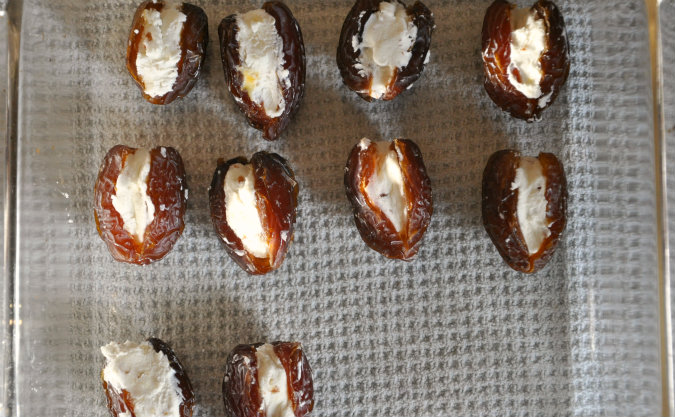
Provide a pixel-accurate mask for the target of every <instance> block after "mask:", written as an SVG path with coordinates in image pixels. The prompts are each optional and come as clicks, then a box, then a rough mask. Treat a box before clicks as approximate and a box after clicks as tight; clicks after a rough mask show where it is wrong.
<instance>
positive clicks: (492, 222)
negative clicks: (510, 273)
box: [482, 150, 567, 273]
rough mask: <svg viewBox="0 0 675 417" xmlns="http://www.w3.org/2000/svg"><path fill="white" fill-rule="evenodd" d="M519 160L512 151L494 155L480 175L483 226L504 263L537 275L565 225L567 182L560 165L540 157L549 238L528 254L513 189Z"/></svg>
mask: <svg viewBox="0 0 675 417" xmlns="http://www.w3.org/2000/svg"><path fill="white" fill-rule="evenodd" d="M521 158H522V156H521V155H520V153H519V152H517V151H513V150H502V151H498V152H495V153H494V154H493V155H492V156H491V157H490V159H489V160H488V163H487V165H486V167H485V171H484V172H483V198H482V200H483V201H482V215H483V225H484V226H485V230H486V231H487V233H488V235H489V236H490V239H491V240H492V243H494V245H495V247H496V248H497V251H499V254H500V255H501V256H502V258H503V259H504V261H505V262H506V263H507V264H508V265H509V266H510V267H511V268H513V269H515V270H516V271H520V272H525V273H533V272H537V271H538V270H540V269H541V268H543V267H544V266H545V265H546V264H547V263H548V261H549V260H550V259H551V257H552V256H553V253H554V252H555V249H556V247H557V245H558V241H559V240H560V237H561V235H562V233H563V231H564V230H565V225H566V223H567V221H566V219H567V217H566V211H567V180H566V178H565V171H564V169H563V166H562V164H561V163H560V161H559V160H558V158H556V156H555V155H553V154H551V153H540V154H539V156H538V159H539V162H540V163H541V166H542V174H543V176H544V177H545V178H546V188H545V194H544V195H545V197H546V203H547V204H546V220H547V223H548V229H549V232H550V235H549V236H548V237H547V238H546V239H545V240H544V241H543V242H542V244H541V246H540V247H539V250H538V251H537V252H536V253H530V251H529V250H528V248H527V244H526V243H525V238H524V236H523V233H522V231H521V226H520V222H519V219H518V216H517V205H518V189H513V188H514V187H513V184H514V181H515V178H516V170H517V168H518V167H519V165H520V160H521Z"/></svg>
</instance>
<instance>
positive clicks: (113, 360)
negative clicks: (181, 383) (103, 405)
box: [101, 341, 184, 417]
mask: <svg viewBox="0 0 675 417" xmlns="http://www.w3.org/2000/svg"><path fill="white" fill-rule="evenodd" d="M101 353H103V355H104V356H105V357H106V359H107V363H106V366H105V368H104V369H103V379H104V380H105V381H106V383H107V384H108V385H110V386H112V387H113V388H114V389H115V390H116V391H117V392H118V393H120V394H121V393H122V390H125V391H127V392H128V393H129V396H130V397H131V400H132V401H133V408H134V415H135V416H136V417H155V416H162V417H180V404H181V402H183V399H184V398H183V393H182V391H181V390H180V388H179V387H178V379H177V378H176V371H174V370H173V368H171V366H170V364H169V358H167V356H166V355H165V354H164V353H162V352H156V351H155V350H154V349H153V347H152V345H151V344H150V343H149V342H143V343H140V344H137V343H133V342H129V341H126V342H124V343H122V344H119V343H115V342H110V343H108V344H107V345H105V346H103V347H101ZM127 411H128V410H127ZM122 415H128V416H131V413H128V414H121V416H122Z"/></svg>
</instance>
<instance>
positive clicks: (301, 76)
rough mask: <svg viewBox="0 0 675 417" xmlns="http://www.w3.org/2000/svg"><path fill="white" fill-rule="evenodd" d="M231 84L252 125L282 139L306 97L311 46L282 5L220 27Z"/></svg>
mask: <svg viewBox="0 0 675 417" xmlns="http://www.w3.org/2000/svg"><path fill="white" fill-rule="evenodd" d="M218 35H219V38H220V52H221V57H222V61H223V70H224V72H225V82H226V83H227V86H228V88H229V90H230V93H231V94H232V97H233V98H234V100H235V101H236V102H237V105H238V106H239V109H240V110H241V111H242V113H244V115H245V116H246V118H247V120H248V122H249V124H250V125H251V126H253V127H254V128H256V129H258V130H260V131H261V132H262V135H263V138H265V139H267V140H276V139H278V138H279V136H280V135H281V133H282V132H283V131H284V130H285V129H286V128H287V127H288V124H289V123H290V121H291V119H292V118H293V116H294V114H295V113H296V112H297V110H298V108H299V107H300V101H301V100H302V97H303V95H304V93H305V66H306V64H305V45H304V43H303V40H302V32H301V31H300V26H299V25H298V22H297V20H295V17H293V14H292V13H291V11H290V9H289V8H288V7H287V6H286V5H285V4H284V3H282V2H280V1H268V2H266V3H264V4H263V6H262V8H261V9H258V10H253V11H250V12H248V13H244V14H233V15H230V16H228V17H226V18H224V19H223V20H222V21H221V22H220V25H219V26H218Z"/></svg>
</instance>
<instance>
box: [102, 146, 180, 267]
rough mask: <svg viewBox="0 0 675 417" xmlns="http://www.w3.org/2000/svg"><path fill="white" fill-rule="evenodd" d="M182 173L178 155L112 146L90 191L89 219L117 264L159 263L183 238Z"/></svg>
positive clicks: (166, 150)
mask: <svg viewBox="0 0 675 417" xmlns="http://www.w3.org/2000/svg"><path fill="white" fill-rule="evenodd" d="M187 197H188V190H187V183H186V180H185V168H184V167H183V160H182V158H181V157H180V154H179V153H178V151H176V150H175V149H173V148H170V147H156V148H153V149H150V150H148V149H143V148H139V149H136V148H130V147H128V146H124V145H117V146H115V147H113V148H112V149H110V151H108V153H107V154H106V156H105V158H104V160H103V164H102V165H101V169H100V170H99V173H98V178H97V179H96V185H95V186H94V218H95V220H96V228H97V230H98V233H99V235H100V236H101V239H103V241H104V242H105V243H106V245H107V246H108V250H109V251H110V254H111V255H112V256H113V258H115V259H116V260H118V261H121V262H128V263H134V264H141V265H143V264H149V263H151V262H154V261H157V260H159V259H162V258H163V257H164V256H165V255H166V254H167V253H168V252H169V251H170V250H171V248H172V247H173V245H174V244H175V243H176V241H177V240H178V238H179V237H180V235H181V234H182V233H183V228H184V226H185V224H184V222H183V216H184V215H185V209H186V206H187Z"/></svg>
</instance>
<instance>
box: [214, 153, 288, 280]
mask: <svg viewBox="0 0 675 417" xmlns="http://www.w3.org/2000/svg"><path fill="white" fill-rule="evenodd" d="M209 204H210V208H211V220H212V221H213V227H214V228H215V230H216V232H217V233H218V236H219V237H220V238H221V239H222V241H223V243H224V245H225V249H226V250H227V253H228V254H229V255H230V257H231V258H232V259H233V260H234V261H235V262H236V263H237V264H238V265H239V266H240V267H241V268H242V269H243V270H245V271H246V272H248V273H250V274H265V273H267V272H270V271H273V270H275V269H277V268H279V267H280V266H281V264H282V262H283V261H284V257H285V256H286V252H288V247H289V245H290V243H291V241H292V240H293V230H294V225H295V216H296V209H297V206H298V183H297V182H296V181H295V175H294V174H293V170H292V169H291V168H290V166H289V165H288V162H286V160H285V159H284V158H282V157H281V156H279V155H277V154H275V153H268V152H257V153H255V154H254V155H253V157H251V160H250V162H249V161H247V160H246V158H243V157H239V158H234V159H230V160H229V161H227V162H225V161H223V160H219V161H218V167H217V168H216V172H215V173H214V174H213V180H212V181H211V188H210V189H209Z"/></svg>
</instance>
